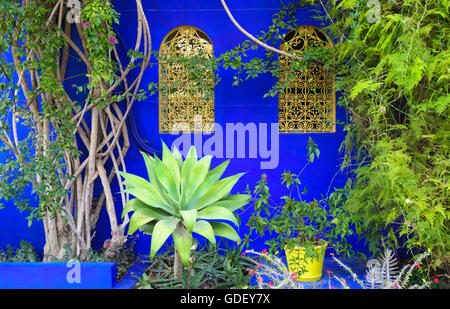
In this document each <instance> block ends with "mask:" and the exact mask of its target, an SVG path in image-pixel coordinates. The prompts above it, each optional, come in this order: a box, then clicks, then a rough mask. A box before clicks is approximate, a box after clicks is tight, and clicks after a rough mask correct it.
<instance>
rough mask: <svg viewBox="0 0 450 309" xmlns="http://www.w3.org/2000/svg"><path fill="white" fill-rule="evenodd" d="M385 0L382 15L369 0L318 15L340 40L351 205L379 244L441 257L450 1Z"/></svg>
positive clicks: (445, 220)
mask: <svg viewBox="0 0 450 309" xmlns="http://www.w3.org/2000/svg"><path fill="white" fill-rule="evenodd" d="M315 2H316V3H318V4H321V2H322V1H315ZM344 3H345V5H344ZM380 3H381V12H380V16H379V20H378V21H376V22H370V21H369V20H370V19H368V18H367V16H368V14H370V10H371V8H370V7H368V6H367V5H366V1H356V2H355V1H342V2H340V3H338V2H337V1H327V2H326V5H324V8H325V10H326V13H325V14H324V13H321V14H320V15H319V16H317V18H318V19H320V20H321V21H322V22H323V23H324V24H325V25H327V27H325V29H326V31H327V32H329V33H332V35H333V37H335V38H337V39H338V40H337V42H336V44H335V48H336V55H335V57H336V65H335V70H336V74H337V79H338V82H337V90H338V91H340V92H341V97H340V100H339V102H338V103H339V104H340V105H341V106H343V107H345V108H346V109H347V110H348V111H349V120H350V122H349V123H348V124H346V125H345V127H344V130H345V131H346V132H347V137H346V140H345V142H344V144H343V146H342V149H344V150H345V159H344V163H343V165H342V170H346V171H347V172H352V173H354V175H355V178H354V180H353V182H352V183H351V184H349V186H350V185H351V189H350V190H349V192H348V200H347V202H346V206H345V207H346V210H347V211H348V212H349V213H350V215H351V218H352V220H351V221H352V223H357V224H358V225H357V226H358V229H357V232H358V233H360V234H362V235H363V237H364V238H365V239H366V240H367V242H368V244H369V246H370V248H371V249H372V250H373V251H374V252H375V251H377V250H378V248H383V247H391V248H398V247H400V246H403V245H405V246H406V247H407V248H409V249H413V248H417V247H418V248H422V250H425V251H427V250H429V252H431V253H432V256H433V258H434V259H435V262H436V265H441V264H442V263H443V262H448V252H449V251H450V237H449V236H448V235H449V234H448V227H449V205H450V203H449V197H448V190H449V187H448V186H449V185H448V176H449V163H450V161H449V137H450V134H449V132H450V130H449V129H450V126H449V122H448V116H449V111H450V110H449V103H450V100H449V92H448V90H449V89H448V85H449V82H448V78H449V74H448V67H449V62H450V57H449V51H448V46H449V41H448V39H449V30H450V27H449V25H450V23H449V20H448V14H449V11H448V10H449V1H433V0H426V1H380Z"/></svg>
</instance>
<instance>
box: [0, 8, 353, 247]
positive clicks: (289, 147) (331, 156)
mask: <svg viewBox="0 0 450 309" xmlns="http://www.w3.org/2000/svg"><path fill="white" fill-rule="evenodd" d="M143 2H144V3H143V5H144V10H145V12H146V16H147V19H148V21H149V24H150V29H151V35H152V49H154V50H155V49H156V50H157V49H159V46H160V44H161V42H162V39H163V38H164V36H165V35H166V34H167V33H168V32H169V31H170V30H172V29H173V28H175V27H178V26H181V25H191V26H195V27H198V28H200V29H201V30H203V31H204V32H205V33H206V34H207V35H208V36H209V37H210V39H211V40H212V43H213V45H214V53H215V55H216V56H219V55H220V54H222V53H224V52H226V51H227V50H229V49H231V48H233V47H235V46H236V45H238V44H239V43H241V42H242V41H244V40H245V39H246V37H244V35H243V34H241V33H240V32H239V31H238V30H237V29H236V28H235V27H234V25H233V24H232V23H231V21H230V20H229V19H228V17H227V15H226V13H225V11H224V10H223V8H222V6H221V4H220V1H206V0H202V1H194V0H185V1H180V0H164V1H143ZM113 3H114V4H115V6H116V9H117V11H118V12H120V14H121V17H120V21H121V24H120V26H119V27H118V34H119V38H120V40H121V43H122V45H123V46H124V49H123V51H124V53H125V52H126V50H128V49H131V48H132V47H134V45H135V38H136V34H135V33H136V29H137V22H136V8H135V3H134V1H114V2H113ZM228 6H229V7H230V9H231V10H232V12H233V14H234V15H235V18H236V19H237V20H238V21H239V22H240V23H241V25H242V26H243V27H244V28H246V30H248V31H249V32H250V33H253V34H258V33H259V32H260V30H263V29H264V30H266V29H267V28H268V26H269V25H270V24H271V20H272V15H273V14H274V13H276V12H277V11H278V8H279V7H280V6H281V5H280V1H279V0H245V1H243V0H242V1H238V0H229V1H228ZM312 16H313V13H312V12H309V11H308V10H305V9H303V10H300V11H299V14H298V16H297V17H298V21H299V25H302V24H309V25H313V26H317V27H320V26H321V25H320V24H318V22H317V21H316V20H314V19H313V18H312ZM261 53H262V51H261V50H259V51H257V52H256V53H254V54H250V55H261ZM79 70H80V69H79V68H77V64H76V62H73V63H71V66H70V71H69V74H76V73H74V72H77V71H79ZM233 73H234V72H233V71H231V70H223V69H221V70H220V71H219V72H218V74H219V75H220V77H221V78H222V81H221V82H220V83H219V85H218V86H217V87H216V88H215V114H216V119H215V120H216V122H217V123H219V124H221V125H222V126H223V127H225V124H226V123H238V122H241V123H244V124H247V123H256V124H259V123H268V124H270V123H277V122H278V109H277V107H278V101H277V98H265V99H264V98H263V95H264V94H265V93H266V92H267V91H268V90H269V89H270V88H271V87H272V85H273V84H274V82H275V80H274V78H272V77H271V76H270V75H266V76H261V77H259V78H257V79H256V80H249V81H246V82H244V83H243V84H241V85H240V86H236V87H233V86H232V82H233ZM157 81H158V66H157V65H155V66H153V67H151V68H148V70H147V71H146V73H145V75H144V78H143V82H142V88H144V89H146V88H147V84H148V83H150V82H157ZM72 83H73V82H72V81H71V82H70V83H68V84H67V85H66V86H67V87H68V88H70V84H72ZM134 117H135V118H134V122H135V124H136V128H137V133H138V134H139V136H140V138H142V139H144V140H147V141H148V145H149V146H151V147H153V148H155V149H160V148H161V139H162V140H163V141H164V142H165V143H166V144H168V145H170V144H171V143H172V142H173V141H174V139H175V138H176V137H178V136H173V135H170V134H159V133H158V132H159V129H158V96H157V95H154V96H152V97H150V98H148V99H147V100H146V101H144V102H138V103H136V105H135V108H134ZM345 118H346V117H345V111H344V110H343V109H341V108H337V120H338V121H345ZM269 136H270V134H269ZM208 137H209V136H208V135H205V136H204V141H205V140H206V139H207V138H208ZM309 137H312V138H313V139H314V140H315V141H316V143H317V144H318V146H319V148H320V150H321V155H320V159H319V160H318V161H315V162H314V163H313V164H312V165H309V166H308V167H307V168H306V169H305V171H304V172H303V177H302V183H303V184H304V185H305V186H306V187H307V188H308V190H309V192H308V194H307V195H306V199H307V200H309V199H311V200H312V199H313V198H315V197H316V198H321V195H322V194H323V195H325V194H326V193H327V191H328V188H329V186H330V185H331V189H332V188H333V187H335V186H336V187H341V186H343V185H344V184H345V182H346V176H344V175H338V176H337V177H334V176H335V174H336V172H337V171H338V169H339V165H340V155H339V153H338V148H339V146H340V144H341V143H342V141H343V138H344V132H343V130H342V126H341V125H337V126H336V132H335V133H314V134H280V136H279V149H280V156H279V165H278V167H277V168H276V169H271V170H261V168H260V163H261V161H267V160H266V159H262V160H261V159H237V158H236V159H232V160H231V162H230V165H229V167H228V170H227V171H226V175H225V176H227V175H232V174H235V173H239V172H247V174H246V175H245V176H244V177H242V178H241V180H240V181H239V182H238V184H237V185H236V187H235V189H234V191H233V193H234V192H243V191H244V190H245V188H246V186H247V184H249V185H250V187H253V186H254V185H255V184H256V182H257V181H258V180H259V179H260V176H261V173H266V174H267V177H268V181H269V185H270V188H271V194H272V197H273V198H274V199H275V200H278V197H280V196H282V195H284V194H286V192H285V191H283V190H282V189H281V185H280V177H281V173H282V172H283V171H284V170H290V171H291V172H293V173H298V172H299V171H300V170H301V169H302V168H303V166H304V165H305V164H306V161H307V157H306V145H307V141H308V139H309ZM269 147H270V146H269ZM246 149H248V141H247V146H246ZM2 159H4V158H2ZM223 160H224V159H214V160H213V163H212V164H213V166H215V165H217V164H220V163H221V162H223ZM126 161H127V171H128V172H131V173H136V174H138V175H141V176H143V177H146V171H145V165H144V162H143V159H142V157H141V155H140V153H139V145H138V143H137V139H136V138H133V139H132V141H131V149H130V150H129V152H128V154H127V157H126ZM331 182H332V183H331ZM118 191H119V189H118V187H113V192H118ZM117 201H118V203H120V198H117ZM121 209H122V206H121V205H117V211H118V213H119V214H120V213H121ZM250 213H251V211H247V212H245V213H244V214H242V217H241V218H242V223H243V225H242V226H241V228H240V231H239V232H240V234H241V235H244V233H245V232H246V227H245V223H246V222H247V219H248V216H249V214H250ZM0 222H2V224H0V247H4V246H5V244H8V243H10V244H13V245H18V242H19V241H20V239H26V240H32V243H33V245H36V246H38V247H42V246H43V240H44V237H43V231H42V224H41V223H37V224H33V227H32V229H31V230H28V229H27V228H25V227H24V225H25V226H26V222H25V221H24V219H23V216H22V215H19V214H17V211H16V210H15V209H14V208H13V207H12V206H11V207H8V209H7V210H1V211H0ZM3 222H9V223H8V225H7V226H5V225H4V224H3ZM11 231H18V232H14V233H12V232H11ZM109 234H110V230H109V223H108V219H107V216H106V211H105V210H104V211H103V213H102V216H101V218H100V220H99V223H98V229H97V233H96V238H95V239H94V246H96V247H99V246H101V244H102V243H103V241H104V239H106V238H108V237H109ZM149 244H150V237H149V236H142V237H140V238H139V240H138V242H137V248H138V251H139V252H141V253H144V254H148V252H149ZM263 247H264V244H263V240H260V241H257V242H255V243H254V244H253V248H255V249H261V248H263Z"/></svg>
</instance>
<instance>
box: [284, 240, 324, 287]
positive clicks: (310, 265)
mask: <svg viewBox="0 0 450 309" xmlns="http://www.w3.org/2000/svg"><path fill="white" fill-rule="evenodd" d="M315 249H316V250H318V252H319V254H320V256H319V257H318V258H305V249H304V248H302V247H294V248H289V249H288V248H285V249H284V251H285V253H286V259H287V262H288V267H289V272H291V273H293V272H296V273H298V274H301V276H297V281H300V282H311V281H317V280H320V278H322V268H323V261H324V258H325V250H326V249H327V243H325V244H324V245H318V246H316V247H315ZM302 270H304V271H303V273H302Z"/></svg>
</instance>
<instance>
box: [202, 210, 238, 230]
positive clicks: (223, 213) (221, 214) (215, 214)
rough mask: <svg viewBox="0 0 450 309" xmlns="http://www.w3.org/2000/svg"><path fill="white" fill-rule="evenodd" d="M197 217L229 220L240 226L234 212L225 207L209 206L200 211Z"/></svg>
mask: <svg viewBox="0 0 450 309" xmlns="http://www.w3.org/2000/svg"><path fill="white" fill-rule="evenodd" d="M197 216H198V218H200V219H210V220H228V221H231V222H233V223H234V224H235V225H236V226H238V225H239V224H238V222H237V220H236V217H235V216H234V215H233V212H232V211H230V210H229V209H227V208H225V207H217V206H209V207H206V208H203V209H202V210H201V211H199V212H198V215H197Z"/></svg>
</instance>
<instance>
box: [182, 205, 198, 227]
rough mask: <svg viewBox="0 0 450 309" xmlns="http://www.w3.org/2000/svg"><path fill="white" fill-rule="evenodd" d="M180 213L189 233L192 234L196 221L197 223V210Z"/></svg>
mask: <svg viewBox="0 0 450 309" xmlns="http://www.w3.org/2000/svg"><path fill="white" fill-rule="evenodd" d="M180 213H181V216H182V217H183V221H184V223H185V224H186V227H187V229H188V231H189V232H190V233H192V230H193V229H194V224H195V221H197V209H191V210H181V211H180Z"/></svg>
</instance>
